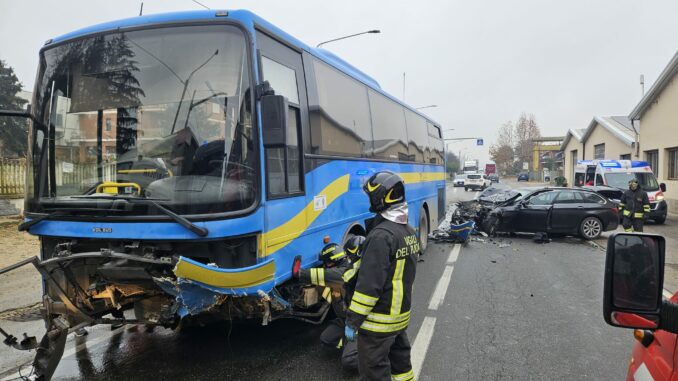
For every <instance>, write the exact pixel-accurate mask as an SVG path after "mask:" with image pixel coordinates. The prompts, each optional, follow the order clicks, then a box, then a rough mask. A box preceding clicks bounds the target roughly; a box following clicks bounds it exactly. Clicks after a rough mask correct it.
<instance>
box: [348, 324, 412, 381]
mask: <svg viewBox="0 0 678 381" xmlns="http://www.w3.org/2000/svg"><path fill="white" fill-rule="evenodd" d="M410 349H411V346H410V340H409V339H408V338H407V333H406V332H405V330H403V331H402V332H400V333H398V334H394V335H392V336H385V337H379V336H372V335H369V334H364V333H362V332H361V333H360V334H359V335H358V367H359V370H360V379H361V380H368V381H388V380H394V381H410V380H414V372H412V363H411V362H410Z"/></svg>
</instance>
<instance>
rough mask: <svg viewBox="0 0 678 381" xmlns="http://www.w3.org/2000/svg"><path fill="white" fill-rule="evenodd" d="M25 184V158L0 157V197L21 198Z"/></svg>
mask: <svg viewBox="0 0 678 381" xmlns="http://www.w3.org/2000/svg"><path fill="white" fill-rule="evenodd" d="M25 184H26V159H4V158H0V198H21V197H23V195H24V188H25Z"/></svg>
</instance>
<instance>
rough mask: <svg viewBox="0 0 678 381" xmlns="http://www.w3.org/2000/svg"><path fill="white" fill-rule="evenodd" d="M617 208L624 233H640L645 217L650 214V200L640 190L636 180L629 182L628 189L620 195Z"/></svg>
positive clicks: (645, 193)
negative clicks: (621, 217) (620, 214)
mask: <svg viewBox="0 0 678 381" xmlns="http://www.w3.org/2000/svg"><path fill="white" fill-rule="evenodd" d="M619 208H620V209H621V210H622V215H623V216H624V219H623V221H622V225H623V226H624V231H625V232H634V231H635V232H642V231H643V225H644V224H645V215H646V214H648V213H650V200H649V199H648V197H647V192H645V191H644V190H642V189H640V186H638V180H637V179H632V180H631V181H629V189H627V190H625V191H624V194H622V197H621V201H620V203H619Z"/></svg>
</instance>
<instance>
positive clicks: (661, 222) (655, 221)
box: [654, 214, 666, 225]
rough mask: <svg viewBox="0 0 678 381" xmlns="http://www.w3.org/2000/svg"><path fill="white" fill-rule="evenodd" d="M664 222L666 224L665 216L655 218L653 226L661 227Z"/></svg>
mask: <svg viewBox="0 0 678 381" xmlns="http://www.w3.org/2000/svg"><path fill="white" fill-rule="evenodd" d="M664 222H666V214H665V215H663V216H661V217H659V218H655V219H654V223H655V224H659V225H663V224H664Z"/></svg>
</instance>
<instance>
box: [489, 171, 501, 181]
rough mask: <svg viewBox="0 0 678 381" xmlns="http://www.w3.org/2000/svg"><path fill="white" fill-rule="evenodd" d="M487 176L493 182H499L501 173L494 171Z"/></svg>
mask: <svg viewBox="0 0 678 381" xmlns="http://www.w3.org/2000/svg"><path fill="white" fill-rule="evenodd" d="M487 178H488V179H489V180H490V181H491V182H493V183H498V182H499V175H497V174H496V173H493V174H491V175H488V176H487Z"/></svg>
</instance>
